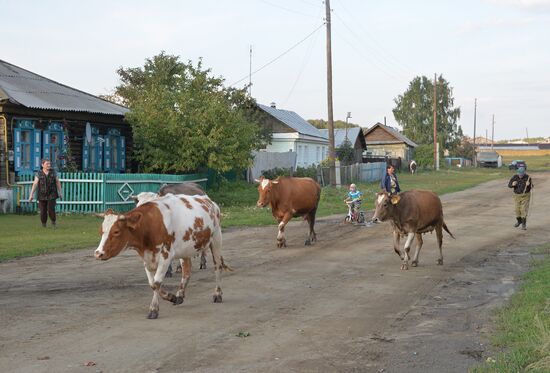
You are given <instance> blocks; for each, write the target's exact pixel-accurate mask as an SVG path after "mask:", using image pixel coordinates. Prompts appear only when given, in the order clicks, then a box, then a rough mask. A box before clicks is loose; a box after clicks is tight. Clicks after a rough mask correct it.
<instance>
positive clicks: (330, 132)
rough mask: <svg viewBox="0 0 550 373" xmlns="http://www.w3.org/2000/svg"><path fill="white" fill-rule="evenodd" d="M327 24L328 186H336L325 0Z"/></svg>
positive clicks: (327, 4) (329, 51)
mask: <svg viewBox="0 0 550 373" xmlns="http://www.w3.org/2000/svg"><path fill="white" fill-rule="evenodd" d="M325 12H326V23H327V108H328V161H329V167H330V185H331V186H332V187H335V186H336V165H335V162H334V161H335V158H336V153H335V151H334V117H333V113H332V44H331V36H330V0H325Z"/></svg>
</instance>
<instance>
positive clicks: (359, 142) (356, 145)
mask: <svg viewBox="0 0 550 373" xmlns="http://www.w3.org/2000/svg"><path fill="white" fill-rule="evenodd" d="M320 131H321V133H322V134H323V135H324V136H326V137H327V139H328V129H322V130H320ZM346 137H347V139H348V140H349V141H350V142H351V146H352V147H353V149H354V150H355V155H354V163H361V162H363V152H364V151H365V150H366V149H367V144H366V142H365V136H363V131H362V128H361V127H350V128H348V129H347V130H346V129H345V128H335V129H334V147H335V148H336V149H338V148H339V147H341V146H342V144H343V143H344V141H345V139H346Z"/></svg>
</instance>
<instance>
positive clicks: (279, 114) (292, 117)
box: [258, 104, 327, 140]
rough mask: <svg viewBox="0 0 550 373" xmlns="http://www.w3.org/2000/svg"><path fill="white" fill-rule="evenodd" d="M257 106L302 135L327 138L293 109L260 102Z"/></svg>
mask: <svg viewBox="0 0 550 373" xmlns="http://www.w3.org/2000/svg"><path fill="white" fill-rule="evenodd" d="M258 106H259V107H260V109H262V110H263V111H265V112H266V113H268V114H270V115H271V116H273V117H275V118H276V119H278V120H279V121H281V122H283V123H284V124H286V125H287V126H289V127H290V128H292V129H293V130H295V131H296V132H298V133H300V134H302V135H307V136H313V137H318V138H321V139H324V140H326V139H327V138H326V136H325V135H323V134H322V133H321V131H319V130H318V129H317V128H316V127H315V126H313V125H312V124H311V123H309V122H308V121H306V120H305V119H304V118H302V117H301V116H299V115H298V114H296V113H295V112H293V111H290V110H281V109H277V108H273V107H271V106H267V105H262V104H258Z"/></svg>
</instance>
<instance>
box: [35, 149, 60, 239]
mask: <svg viewBox="0 0 550 373" xmlns="http://www.w3.org/2000/svg"><path fill="white" fill-rule="evenodd" d="M41 164H42V170H41V171H38V172H37V173H36V176H35V177H34V181H33V183H32V188H31V195H30V197H29V202H32V200H33V197H34V191H35V190H36V189H38V207H39V208H40V221H41V222H42V226H43V227H46V222H47V220H48V215H49V216H50V220H51V222H52V226H53V227H54V228H55V221H56V216H55V204H56V199H58V198H62V194H61V182H60V181H59V178H58V177H57V174H56V172H55V170H52V169H51V166H52V165H51V163H50V160H49V159H43V160H42V162H41Z"/></svg>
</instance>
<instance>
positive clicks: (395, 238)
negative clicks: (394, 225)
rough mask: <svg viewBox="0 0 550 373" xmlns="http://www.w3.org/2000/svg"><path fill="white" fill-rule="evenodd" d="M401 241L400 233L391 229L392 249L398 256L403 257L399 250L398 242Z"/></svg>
mask: <svg viewBox="0 0 550 373" xmlns="http://www.w3.org/2000/svg"><path fill="white" fill-rule="evenodd" d="M400 242H401V234H400V233H399V232H398V231H397V230H394V231H393V251H395V253H396V254H397V255H398V256H399V258H401V259H403V256H402V255H401V251H400V250H399V244H400Z"/></svg>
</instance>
